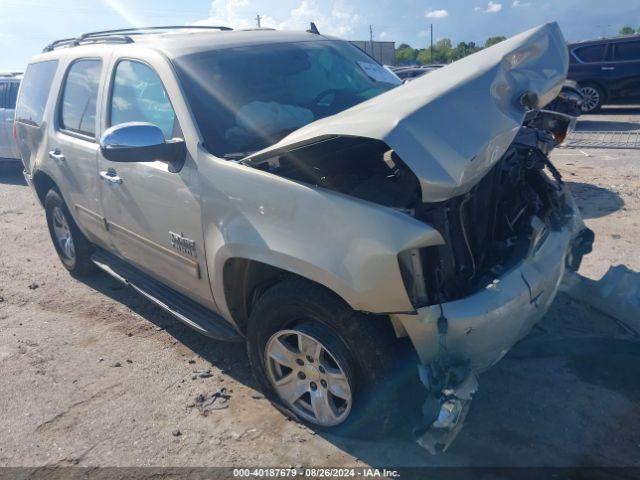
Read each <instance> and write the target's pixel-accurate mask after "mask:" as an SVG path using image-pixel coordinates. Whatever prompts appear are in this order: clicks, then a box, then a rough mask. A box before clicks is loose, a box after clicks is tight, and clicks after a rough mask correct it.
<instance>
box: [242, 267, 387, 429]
mask: <svg viewBox="0 0 640 480" xmlns="http://www.w3.org/2000/svg"><path fill="white" fill-rule="evenodd" d="M288 332H291V333H288ZM299 338H306V340H305V342H308V343H309V345H313V344H312V342H313V341H315V342H316V343H317V344H320V346H321V347H320V350H321V352H322V354H321V355H320V357H321V358H320V360H318V358H317V357H316V358H315V367H314V363H313V362H310V361H309V359H308V358H307V357H306V356H305V355H304V354H303V353H302V352H301V351H300V349H299V348H296V346H297V345H299ZM394 339H395V335H394V333H393V330H392V328H391V326H390V324H389V322H388V320H387V319H386V318H383V317H379V316H374V315H365V314H362V313H358V312H354V311H353V310H352V309H351V308H349V306H348V305H347V304H346V303H345V302H344V301H343V300H341V299H340V298H339V297H337V296H336V295H334V294H333V293H331V292H330V291H327V290H325V289H323V288H322V287H319V286H317V285H315V284H312V283H311V282H308V281H305V280H302V279H297V278H296V279H289V280H285V281H283V282H281V283H279V284H276V285H275V286H273V287H271V288H270V289H269V290H267V291H266V292H265V293H264V294H263V295H262V297H260V299H259V300H258V302H257V304H256V305H255V307H254V309H253V311H252V312H251V315H250V318H249V323H248V325H247V350H248V355H249V362H250V364H251V368H252V371H253V374H254V376H255V377H256V380H257V381H258V384H259V386H260V388H261V390H262V391H263V393H264V394H265V396H266V397H267V398H268V399H269V400H270V401H271V402H272V403H273V404H274V405H275V406H276V407H277V408H278V409H279V410H281V411H283V412H284V413H285V414H286V415H287V416H289V417H291V418H294V419H295V420H297V421H299V422H301V423H303V424H306V425H308V426H310V427H312V428H313V429H316V430H321V431H331V432H332V433H338V434H347V435H350V436H351V435H355V436H360V435H362V434H367V435H370V434H372V433H374V432H380V433H382V432H384V430H385V429H386V428H387V427H388V423H389V421H390V419H391V415H392V412H393V411H394V409H393V408H388V405H389V402H390V401H391V398H389V395H390V392H394V393H395V392H396V389H385V385H386V384H387V382H388V380H389V379H390V373H391V372H392V371H393V370H394V365H395V363H394V359H395V358H397V357H396V356H395V355H394V348H393V340H394ZM278 341H279V342H284V344H285V345H288V348H289V352H288V353H291V352H292V351H293V352H294V353H293V356H297V357H298V358H297V359H296V361H297V362H303V363H304V365H300V364H298V363H296V364H295V366H294V365H293V364H292V363H291V361H289V363H290V364H291V365H292V366H293V368H288V367H285V366H284V365H283V364H280V367H281V368H280V372H278V368H277V366H276V365H277V364H278V362H276V361H275V360H273V358H271V357H270V356H269V355H268V352H272V351H273V348H272V347H271V346H270V345H272V344H273V343H272V342H278ZM310 350H314V349H310ZM314 351H315V350H314ZM327 353H328V355H327ZM322 365H324V366H325V367H329V368H327V369H326V370H325V371H324V372H323V371H322V369H321V367H322ZM336 367H337V368H336ZM314 368H317V370H314ZM336 370H339V371H341V372H343V373H344V377H345V378H346V381H347V384H348V388H349V391H348V392H346V393H348V394H350V401H349V400H347V401H344V399H343V398H341V397H337V396H335V395H333V394H332V393H331V392H332V391H333V392H338V393H339V394H340V395H343V396H344V393H345V390H344V389H343V388H342V386H343V383H344V382H342V380H339V381H338V383H337V384H335V383H333V380H332V379H333V378H336V377H334V376H333V375H335V374H336ZM300 372H302V373H304V374H306V376H305V378H304V379H301V377H300ZM278 373H279V374H280V376H279V377H278ZM287 375H293V376H292V377H289V376H287ZM286 378H291V379H293V380H290V381H291V382H293V381H295V382H297V383H298V384H299V385H302V388H303V389H306V390H305V393H304V394H303V395H301V396H299V397H298V395H299V393H300V392H301V391H302V390H299V389H298V390H296V392H295V394H294V395H293V397H295V398H298V400H296V401H295V403H291V402H289V401H287V400H285V399H284V398H283V395H281V394H280V393H279V390H278V388H276V386H275V381H277V380H281V381H283V380H286ZM325 379H326V381H325ZM318 380H319V381H320V382H322V384H319V383H320V382H318ZM307 381H308V382H309V387H308V388H307V387H306V386H305V385H306V382H307ZM288 382H289V381H285V383H288ZM312 383H315V384H316V389H317V390H315V394H314V390H312V388H313V385H312ZM336 385H340V387H337V386H336ZM381 390H382V391H381ZM280 391H283V390H282V387H280ZM284 391H287V392H288V391H290V389H288V390H284ZM385 392H387V393H386V394H385ZM325 393H326V395H325ZM311 395H315V396H316V398H318V395H319V397H320V398H321V399H325V400H327V401H329V402H330V403H331V405H332V407H336V408H330V410H332V411H333V414H334V417H331V415H328V416H325V418H320V417H321V416H317V415H315V413H314V412H313V411H312V409H311V408H309V407H311V405H310V404H311ZM387 400H388V401H387ZM325 405H326V404H325Z"/></svg>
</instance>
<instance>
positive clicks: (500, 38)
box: [484, 35, 507, 48]
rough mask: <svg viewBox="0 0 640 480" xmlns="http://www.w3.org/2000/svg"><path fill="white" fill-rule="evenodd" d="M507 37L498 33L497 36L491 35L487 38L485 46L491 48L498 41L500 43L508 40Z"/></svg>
mask: <svg viewBox="0 0 640 480" xmlns="http://www.w3.org/2000/svg"><path fill="white" fill-rule="evenodd" d="M506 39H507V37H503V36H502V35H497V36H495V37H489V38H487V41H486V42H484V48H489V47H490V46H492V45H495V44H496V43H500V42H502V41H503V40H506Z"/></svg>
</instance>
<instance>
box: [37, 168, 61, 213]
mask: <svg viewBox="0 0 640 480" xmlns="http://www.w3.org/2000/svg"><path fill="white" fill-rule="evenodd" d="M33 186H34V188H35V190H36V194H37V195H38V199H39V200H40V203H41V204H42V205H44V197H45V196H46V195H47V192H48V191H49V190H51V189H52V188H54V187H57V185H56V183H55V182H54V181H53V179H52V178H51V177H50V176H49V175H47V174H46V173H44V172H41V171H37V172H36V173H35V174H34V175H33Z"/></svg>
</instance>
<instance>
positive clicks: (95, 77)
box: [60, 60, 102, 137]
mask: <svg viewBox="0 0 640 480" xmlns="http://www.w3.org/2000/svg"><path fill="white" fill-rule="evenodd" d="M101 71H102V61H101V60H79V61H77V62H75V63H74V64H73V65H71V68H69V72H68V73H67V79H66V81H65V85H64V93H63V96H62V111H61V115H60V126H61V127H62V128H63V129H64V130H69V131H71V132H75V133H80V134H83V135H88V136H91V137H95V135H96V105H97V103H98V86H99V85H100V72H101Z"/></svg>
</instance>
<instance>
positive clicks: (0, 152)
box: [0, 73, 21, 162]
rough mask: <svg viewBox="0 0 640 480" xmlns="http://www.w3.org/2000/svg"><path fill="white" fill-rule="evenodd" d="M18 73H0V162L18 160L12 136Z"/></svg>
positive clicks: (19, 75)
mask: <svg viewBox="0 0 640 480" xmlns="http://www.w3.org/2000/svg"><path fill="white" fill-rule="evenodd" d="M20 78H21V74H20V73H0V162H7V161H9V162H19V161H20V155H19V153H18V145H17V144H16V141H15V139H14V138H13V119H14V115H15V108H16V99H17V98H18V89H19V88H20Z"/></svg>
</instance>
